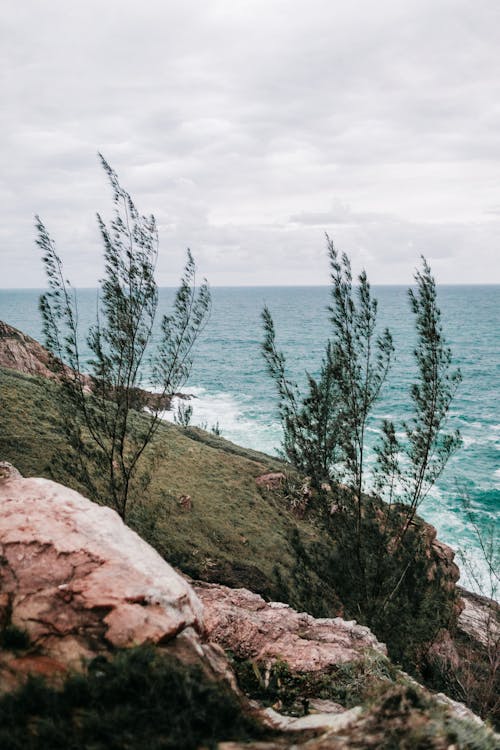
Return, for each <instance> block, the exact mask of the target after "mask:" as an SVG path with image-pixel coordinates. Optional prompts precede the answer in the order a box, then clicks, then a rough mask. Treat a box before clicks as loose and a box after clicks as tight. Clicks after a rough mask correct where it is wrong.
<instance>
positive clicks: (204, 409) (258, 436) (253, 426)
mask: <svg viewBox="0 0 500 750" xmlns="http://www.w3.org/2000/svg"><path fill="white" fill-rule="evenodd" d="M181 392H182V393H183V394H186V396H193V397H194V398H192V399H190V400H189V405H190V406H191V407H192V409H193V413H192V417H191V424H192V425H194V426H196V427H202V428H203V429H206V430H214V429H215V428H218V429H219V430H220V433H221V435H222V437H225V438H227V440H231V441H233V442H234V443H237V444H238V445H242V446H243V447H245V448H252V449H254V450H259V451H263V452H265V453H270V454H271V455H276V453H277V451H278V449H279V446H280V443H281V435H282V433H281V426H280V424H279V422H277V421H276V420H266V419H265V417H261V418H260V419H258V418H255V416H254V417H253V418H252V417H251V416H249V411H251V406H252V404H251V397H250V396H248V395H242V396H236V395H235V394H232V393H230V392H227V391H219V392H213V393H212V392H208V391H207V390H206V389H205V388H203V387H200V386H193V387H185V388H183V389H182V390H181ZM180 403H184V404H185V403H186V401H185V400H184V399H180V398H174V399H172V408H171V409H170V411H168V412H165V413H164V415H163V416H164V418H165V419H167V420H168V421H170V422H173V421H175V415H176V413H177V410H178V408H179V404H180Z"/></svg>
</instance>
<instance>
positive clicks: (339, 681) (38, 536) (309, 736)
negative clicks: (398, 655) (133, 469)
mask: <svg viewBox="0 0 500 750" xmlns="http://www.w3.org/2000/svg"><path fill="white" fill-rule="evenodd" d="M0 580H1V583H2V589H1V591H2V593H1V598H0V642H1V644H2V648H0V691H1V692H4V693H5V692H6V691H11V692H12V691H14V692H13V693H12V695H10V696H7V697H5V698H3V699H0V717H3V718H4V721H3V722H1V727H0V740H1V739H3V740H4V742H3V744H2V747H6V748H10V747H14V745H13V742H14V740H15V741H16V742H19V745H15V747H18V746H21V743H22V742H24V743H27V744H28V746H30V747H31V746H35V745H33V742H34V741H36V747H40V748H43V747H54V746H55V745H51V744H49V743H51V742H52V743H53V742H56V741H57V742H58V743H59V744H60V743H61V742H63V743H64V742H66V743H67V744H69V743H70V741H71V743H72V746H75V747H76V746H78V747H80V746H81V747H83V746H87V743H88V742H90V739H92V743H91V744H92V746H93V747H99V748H101V747H124V746H127V747H128V746H131V747H132V746H133V747H137V746H139V745H140V744H142V743H146V744H150V745H151V746H152V745H153V744H154V747H157V748H174V747H175V748H177V750H180V748H183V747H185V748H195V747H197V746H198V743H200V744H201V743H203V744H205V742H207V741H209V742H210V744H211V746H214V744H213V743H214V740H216V741H218V740H221V742H220V745H219V747H220V748H221V750H222V748H224V747H225V748H226V750H228V748H229V747H240V746H242V747H250V746H252V745H248V741H249V740H250V739H251V738H252V736H253V737H254V738H255V739H258V740H259V742H258V745H255V747H257V746H258V747H259V748H268V749H269V750H272V748H278V747H290V746H291V745H292V744H293V746H294V747H297V748H304V750H306V748H310V749H311V748H318V750H319V748H339V747H342V748H351V747H353V748H354V747H360V746H361V747H373V748H375V747H379V748H380V747H394V746H396V745H395V744H394V743H398V745H397V746H399V747H416V746H417V745H415V744H412V743H414V742H416V741H418V742H420V743H421V742H425V745H419V746H422V747H424V746H425V747H428V748H441V747H448V746H449V744H450V743H456V747H464V748H466V747H473V746H474V747H485V748H486V747H494V744H493V743H494V742H495V741H496V740H495V737H494V736H493V734H492V733H491V732H489V731H488V730H487V729H486V728H485V727H484V726H483V725H482V724H481V722H480V721H479V720H477V718H476V717H474V716H473V715H472V714H470V712H467V710H466V709H465V708H464V707H463V706H459V705H456V704H453V703H452V702H450V701H447V700H446V699H445V698H444V697H442V696H441V697H439V696H438V697H433V696H431V695H430V694H429V693H428V692H427V691H425V690H424V689H423V688H421V687H420V686H418V685H417V684H416V683H415V682H414V681H412V680H411V679H410V678H408V677H407V675H405V674H404V673H401V672H399V671H398V670H397V669H396V668H394V667H393V666H392V665H391V664H390V662H388V660H387V659H386V657H385V648H384V646H383V645H382V644H380V643H379V642H378V641H377V639H376V638H375V637H374V636H373V634H372V633H371V632H370V631H369V629H368V628H366V627H360V626H358V625H357V624H356V623H355V622H346V621H344V620H342V619H341V618H336V619H333V620H332V619H330V620H329V619H321V620H317V619H315V618H313V617H311V616H309V615H307V614H304V613H302V614H300V613H297V612H295V611H293V610H292V609H291V608H289V607H287V606H286V605H283V604H277V603H266V602H264V601H263V600H262V599H261V598H260V597H258V596H256V595H255V594H252V593H251V592H249V591H246V590H232V589H228V588H226V587H222V586H216V585H207V584H202V583H197V582H193V584H192V583H191V582H189V581H187V580H186V579H185V578H183V577H182V576H181V575H179V573H177V572H176V571H175V570H173V569H172V567H171V566H169V565H168V564H167V563H166V562H165V561H164V560H163V559H162V558H161V557H160V556H159V555H158V554H157V553H156V552H155V551H154V550H153V549H152V548H151V547H150V546H149V545H147V544H146V543H145V542H144V541H143V540H142V539H141V538H140V537H139V536H138V535H137V534H135V533H134V532H133V531H131V530H130V529H129V528H127V527H126V526H125V525H124V524H123V523H122V521H121V520H120V518H119V517H118V515H117V514H116V513H115V512H114V511H112V510H110V509H109V508H104V507H100V506H98V505H96V504H95V503H92V502H90V501H89V500H86V499H85V498H84V497H82V496H81V495H80V494H78V493H76V492H74V491H73V490H70V489H68V488H66V487H63V486H61V485H60V484H57V483H54V482H51V481H48V480H46V479H40V478H34V479H24V478H22V477H21V476H20V475H19V472H17V471H16V470H15V469H13V468H12V467H11V466H10V465H8V464H6V463H4V464H3V465H2V471H1V477H0ZM140 644H143V648H144V647H145V644H147V645H148V648H149V649H151V648H154V650H155V655H154V656H151V653H152V652H151V651H149V652H148V651H146V652H144V651H143V652H137V647H138V646H140ZM117 649H118V650H120V651H121V652H122V653H123V654H124V656H123V657H120V658H121V659H122V660H121V662H120V661H118V665H120V664H121V666H118V667H115V671H111V670H113V665H114V664H115V662H116V660H117ZM129 650H130V651H129ZM127 651H129V653H130V655H129V656H127ZM138 653H139V654H141V653H142V654H143V656H142V657H141V656H138ZM144 654H145V656H144ZM175 664H179V665H183V666H182V668H183V669H184V670H185V671H184V672H183V673H180V672H179V669H180V666H175ZM193 664H196V665H198V668H199V670H200V671H198V672H197V673H196V674H197V677H196V681H197V689H198V690H197V689H195V688H194V686H193V685H191V687H190V688H189V690H188V694H187V695H186V692H185V689H186V680H189V679H192V676H193V675H194V674H195V673H194V672H193V671H192V670H193ZM123 665H125V667H124V666H123ZM134 666H135V671H134V672H133V680H132V682H131V681H130V671H131V669H132V667H134ZM138 667H139V670H138ZM249 669H250V672H249ZM74 670H78V671H79V672H82V673H83V677H80V678H79V681H78V680H77V681H75V677H73V676H71V672H72V671H73V672H74ZM120 670H121V671H120ZM162 670H163V671H162ZM151 672H153V676H154V677H155V678H156V679H158V677H159V675H163V674H167V675H170V677H169V678H168V684H169V689H168V692H167V693H166V694H164V693H163V692H162V691H159V690H158V687H159V683H158V682H157V683H156V688H157V689H156V690H154V692H152V693H151V694H150V695H149V696H146V701H147V702H146V704H144V701H143V691H144V686H145V685H148V684H149V679H150V674H151ZM32 674H37V675H39V676H40V675H42V676H44V677H45V679H48V680H49V684H47V686H46V687H42V686H41V684H40V683H36V684H37V685H38V687H37V688H36V689H37V690H38V700H37V702H35V703H31V704H30V702H29V701H28V698H27V696H28V694H29V691H30V690H31V691H32V690H33V689H34V688H33V685H34V684H35V683H32V682H30V679H29V675H32ZM99 674H100V675H101V677H100V678H99ZM179 674H182V677H181V678H179ZM104 675H107V676H108V680H109V678H110V676H111V675H113V676H114V678H115V684H114V688H113V693H112V696H111V706H110V705H109V700H110V698H109V696H107V699H106V701H104V702H101V703H98V704H97V706H95V707H93V708H92V712H93V713H92V717H91V720H88V717H89V708H88V704H87V703H86V701H87V697H86V696H87V695H88V694H89V691H91V690H96V684H97V685H98V684H99V679H100V681H101V683H102V681H103V676H104ZM118 675H119V677H120V680H121V683H120V688H118V684H117V683H116V678H117V676H118ZM249 675H250V676H251V675H253V677H254V679H253V681H252V679H250V678H249ZM174 677H175V679H176V680H177V682H176V683H175V684H174V682H173V678H174ZM96 679H97V683H96ZM125 683H126V690H124V684H125ZM203 685H204V686H205V688H204V689H205V691H206V692H205V693H203V692H201V693H200V692H199V688H200V686H203ZM211 685H212V686H213V687H210V686H211ZM99 690H100V691H101V693H102V686H101V687H100V688H99ZM27 691H28V692H27ZM43 691H45V692H43ZM179 691H180V695H179ZM106 695H107V694H106ZM207 695H210V701H211V712H210V715H207V716H205V718H204V719H203V720H200V714H203V711H204V701H206V700H208V698H207ZM249 698H252V699H253V701H250V700H249ZM180 699H182V701H183V703H182V713H181V715H177V716H176V717H175V719H169V721H170V722H171V723H170V724H169V723H167V724H166V725H165V722H164V720H163V714H165V713H166V714H167V715H169V711H170V712H171V704H172V703H177V702H178V701H179V700H180ZM27 701H28V702H27ZM61 701H63V702H64V703H63V704H61V705H64V710H62V708H60V709H59V713H58V714H57V715H56V716H54V714H53V707H54V705H56V704H57V705H60V702H61ZM271 702H272V703H273V706H272V707H271V705H270V703H271ZM134 704H135V705H139V704H140V705H141V706H142V708H141V711H140V712H139V714H138V715H137V716H134ZM124 705H127V707H128V708H127V712H126V715H125V714H123V716H122V718H121V720H120V723H119V724H116V722H115V723H113V721H114V719H113V716H112V713H111V712H113V713H114V714H116V712H117V711H118V712H120V710H121V711H122V712H123V706H124ZM228 705H230V706H231V711H230V714H228V717H227V721H226V723H225V724H224V723H223V724H221V723H220V722H218V723H215V724H214V717H216V715H217V712H218V710H219V711H224V710H227V706H228ZM14 706H15V707H16V708H15V712H14V713H13V707H14ZM160 709H162V711H163V714H162V713H161V711H160V714H159V715H158V718H157V719H156V720H155V719H154V714H153V711H159V710H160ZM148 711H149V713H148ZM14 715H15V719H14V718H13V717H14ZM49 717H50V719H51V721H52V722H53V724H50V723H49ZM236 719H237V721H236ZM175 723H177V725H178V724H179V723H180V724H181V725H182V724H184V725H183V732H182V733H181V734H179V727H178V726H175V727H174V726H173V725H174V724H175ZM111 726H113V735H112V736H111V737H109V729H110V727H111ZM6 732H7V734H6ZM96 733H97V739H96ZM106 734H107V735H108V739H106V740H105V739H104V737H105V736H106ZM241 735H243V736H244V738H245V743H244V745H240V741H241V740H239V739H238V738H239V737H241ZM55 737H57V740H56V739H55ZM99 737H101V738H102V739H99ZM361 738H362V743H363V744H362V745H360V744H359V743H360V739H361ZM467 738H469V739H467ZM223 740H227V741H229V740H232V743H233V744H225V743H224V742H223ZM469 740H470V741H469ZM472 741H473V742H474V743H476V744H475V745H472V744H471V742H472ZM478 742H480V743H481V744H477V743H478ZM130 743H132V744H130ZM234 743H236V744H234ZM59 744H58V746H59Z"/></svg>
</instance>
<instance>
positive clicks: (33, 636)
mask: <svg viewBox="0 0 500 750" xmlns="http://www.w3.org/2000/svg"><path fill="white" fill-rule="evenodd" d="M0 592H1V594H0V628H2V627H3V628H5V627H7V626H10V627H11V628H12V627H14V628H16V629H18V630H21V631H25V632H26V633H27V635H28V637H29V642H30V655H29V656H27V657H26V658H27V659H28V661H29V660H31V662H32V663H31V666H32V667H33V666H34V667H35V671H37V670H38V671H46V670H48V671H51V668H52V669H53V670H55V669H56V668H57V667H58V666H59V667H63V666H66V665H70V666H72V667H78V666H79V664H80V662H81V659H82V657H84V658H90V657H93V656H95V655H96V654H101V653H106V652H108V651H110V650H112V649H113V648H116V647H128V646H133V645H138V644H141V643H144V642H151V643H155V644H160V645H166V646H168V647H169V648H173V650H174V652H175V653H176V654H178V655H179V654H180V655H181V656H182V657H186V658H187V659H190V660H193V659H195V658H197V657H198V656H203V657H204V660H206V659H208V661H209V662H210V661H212V662H213V664H214V665H215V666H214V668H217V662H218V660H220V659H221V652H220V649H218V648H215V649H213V648H212V647H207V646H206V645H205V643H206V638H205V630H204V625H203V614H202V606H201V603H200V601H199V599H198V597H197V596H196V594H195V593H194V591H193V589H192V588H191V586H190V585H189V584H188V583H187V581H186V580H185V579H184V578H182V577H181V576H180V575H179V574H177V573H176V572H175V571H174V570H173V569H172V568H171V567H170V566H169V565H168V564H167V563H166V562H165V561H164V560H163V559H162V558H161V557H160V556H159V555H158V554H157V553H156V552H155V551H154V550H153V549H152V548H151V547H150V546H149V545H148V544H146V542H144V541H143V540H142V539H141V538H140V537H139V536H138V535H137V534H135V533H134V532H133V531H131V530H130V529H129V528H128V527H127V526H125V525H124V524H123V522H122V521H121V519H120V518H119V516H118V515H117V513H115V512H114V511H113V510H111V509H110V508H105V507H100V506H98V505H96V504H94V503H92V502H90V501H89V500H87V499H86V498H84V497H82V496H81V495H79V494H78V493H76V492H73V491H72V490H69V489H67V488H66V487H62V486H61V485H58V484H56V483H55V482H51V481H49V480H46V479H22V478H12V479H11V478H8V479H5V480H0ZM35 653H36V655H37V658H38V657H39V656H40V655H41V656H42V657H43V659H42V662H40V661H39V662H38V664H33V661H36V658H35V657H33V654H35ZM4 656H5V654H4ZM43 660H45V662H44V661H43ZM47 660H48V661H47ZM223 661H224V660H223ZM224 664H225V661H224ZM3 666H4V667H5V669H4V673H5V671H7V672H8V671H9V669H14V670H17V671H23V670H25V671H28V666H29V665H27V664H20V663H19V659H14V660H12V663H9V664H5V663H4V665H3ZM219 666H221V665H220V664H219ZM224 668H225V667H224V665H222V671H223V670H224ZM1 674H2V670H1V668H0V679H1ZM7 682H8V680H7Z"/></svg>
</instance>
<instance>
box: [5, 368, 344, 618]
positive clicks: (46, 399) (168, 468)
mask: <svg viewBox="0 0 500 750" xmlns="http://www.w3.org/2000/svg"><path fill="white" fill-rule="evenodd" d="M55 397H56V388H55V386H54V385H53V384H52V383H51V382H49V381H47V380H44V379H39V378H36V377H31V376H28V375H21V374H19V373H16V372H14V371H11V370H6V369H0V460H6V461H10V462H11V463H12V464H14V466H16V468H18V469H19V471H20V472H21V473H22V474H23V475H24V476H42V477H48V478H51V479H55V480H56V481H59V482H61V483H62V484H65V485H68V486H70V487H73V488H74V489H77V490H78V491H80V492H82V493H83V494H86V493H85V487H82V486H81V485H79V484H78V482H77V481H76V480H75V477H74V475H73V474H72V472H71V456H70V454H69V451H68V448H67V446H66V445H65V443H64V440H63V438H62V436H61V434H60V430H59V428H58V424H59V422H58V414H57V408H56V406H55V402H54V399H55ZM138 418H141V417H138ZM155 453H156V458H155V459H154V461H153V463H152V469H151V473H152V481H151V483H150V485H149V486H148V488H147V490H146V491H145V492H140V491H139V492H138V494H137V497H136V498H135V501H134V503H133V504H132V506H131V510H130V514H129V518H128V523H129V524H130V525H131V526H132V527H133V528H135V529H136V530H137V531H138V532H139V533H140V534H141V536H143V537H144V538H145V539H146V540H147V541H148V542H149V543H151V544H152V545H153V546H154V547H155V548H156V549H157V550H158V551H159V552H160V554H161V555H162V556H163V557H164V558H165V559H166V560H168V561H170V562H171V563H172V564H174V565H176V566H177V567H180V568H181V569H182V570H183V571H185V572H186V573H188V574H191V575H192V576H194V577H199V578H202V579H204V580H212V581H218V582H221V583H226V584H227V585H231V586H242V587H246V588H250V589H252V590H253V591H256V592H258V593H261V594H263V595H265V596H267V597H269V598H280V596H283V586H282V581H281V580H280V579H278V578H277V576H276V572H275V568H276V562H277V560H279V563H280V574H281V577H282V578H283V579H284V581H286V582H287V586H288V587H289V586H290V585H291V586H292V587H293V570H294V566H295V552H294V549H293V546H292V542H291V540H292V538H293V535H294V532H295V533H296V530H299V531H300V535H301V538H303V539H304V540H306V541H311V542H312V541H314V540H317V538H318V531H317V530H316V529H315V527H314V525H313V524H312V523H310V522H308V521H307V520H299V519H296V518H295V517H294V516H293V514H292V513H290V512H289V511H288V510H287V509H286V506H285V504H284V503H283V502H282V501H281V499H280V498H279V497H277V496H276V495H275V494H273V493H270V492H266V491H263V490H260V489H259V487H258V486H257V484H256V482H255V479H256V477H258V476H259V475H261V474H263V473H265V472H268V471H278V470H281V471H283V470H286V471H288V470H289V467H288V466H287V465H284V464H282V463H281V462H280V461H278V460H277V459H273V458H272V457H270V456H266V455H265V454H262V453H258V452H257V451H252V450H246V449H245V448H241V447H240V446H236V445H234V444H232V443H230V442H228V441H227V440H224V439H223V438H220V437H217V436H215V435H213V434H211V433H207V432H204V431H203V430H199V429H196V428H187V429H183V428H182V427H179V426H177V425H174V424H170V423H167V422H165V423H162V424H161V425H160V429H159V430H158V433H157V437H156V439H155ZM182 495H189V496H190V498H191V503H192V507H191V509H190V510H187V509H185V508H183V507H182V506H181V505H180V504H179V498H180V497H181V496H182ZM103 501H104V496H103ZM311 576H312V581H311V582H312V583H313V584H316V585H319V581H318V576H317V574H316V573H314V572H312V571H311ZM322 590H323V592H324V593H326V594H327V595H328V591H326V592H325V587H324V586H323V587H322ZM329 594H330V596H331V600H332V602H335V603H336V601H337V600H336V599H335V597H334V592H333V591H330V592H329ZM333 610H334V607H333V606H332V614H335V611H333Z"/></svg>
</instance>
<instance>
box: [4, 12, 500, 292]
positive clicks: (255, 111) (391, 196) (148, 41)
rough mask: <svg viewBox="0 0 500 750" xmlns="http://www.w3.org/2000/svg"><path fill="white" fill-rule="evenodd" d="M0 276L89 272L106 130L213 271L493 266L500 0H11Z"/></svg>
mask: <svg viewBox="0 0 500 750" xmlns="http://www.w3.org/2000/svg"><path fill="white" fill-rule="evenodd" d="M0 71H1V72H0V75H1V109H0V144H1V152H2V169H1V170H0V212H1V216H0V219H1V220H0V287H28V286H42V285H43V284H44V276H43V272H42V268H41V263H40V260H39V254H38V252H37V249H36V248H35V245H34V229H33V215H34V214H35V213H39V214H40V215H41V217H42V219H43V221H44V222H45V224H46V225H47V227H48V229H49V231H50V232H51V234H52V235H53V237H54V238H55V240H56V243H57V247H58V250H59V254H60V255H61V256H62V257H63V260H64V263H65V268H66V272H67V275H68V276H69V277H70V279H71V280H72V282H73V284H74V285H75V286H93V285H95V283H96V280H97V279H98V278H99V276H100V274H101V273H102V266H101V248H100V244H99V237H98V232H97V227H96V222H95V212H96V211H99V212H101V213H102V214H103V216H104V217H109V216H110V215H111V201H110V192H109V188H108V186H107V184H106V180H105V175H104V173H103V172H102V169H101V168H100V166H99V163H98V159H97V156H96V154H97V151H102V153H103V154H104V155H105V157H106V158H107V159H108V161H109V162H110V163H111V165H112V166H113V167H114V169H115V170H116V171H117V172H118V174H119V177H120V179H121V182H122V184H123V186H124V187H126V189H127V190H128V191H129V192H130V193H131V195H132V196H133V198H134V199H135V202H136V204H137V206H138V208H139V209H140V210H141V211H142V212H143V213H151V212H152V213H154V214H155V216H156V218H157V220H158V223H159V228H160V243H161V244H160V253H161V255H160V262H159V266H158V281H159V283H160V285H171V284H175V283H176V280H177V279H178V277H179V273H180V270H181V267H182V264H183V260H184V252H185V248H186V247H188V246H189V247H190V248H191V250H192V251H193V254H194V256H195V258H196V260H197V263H198V267H199V269H200V272H201V273H202V274H203V275H206V276H207V277H208V279H209V281H210V283H211V284H212V285H214V286H216V285H221V284H273V285H274V284H324V283H327V282H328V264H327V258H326V253H325V241H324V232H325V231H326V232H328V233H329V234H330V235H331V237H332V238H333V239H334V241H335V242H336V244H337V245H338V246H339V248H341V249H342V250H346V251H347V252H348V253H349V254H350V255H351V258H352V261H353V266H354V268H355V270H359V269H360V268H361V267H362V266H363V267H365V268H366V270H367V272H368V276H369V278H370V280H371V281H372V282H373V283H407V282H409V281H410V279H411V277H412V273H413V269H414V268H415V266H416V265H417V264H418V258H419V255H420V254H424V255H425V256H426V257H427V258H428V259H429V261H430V263H431V265H432V268H433V271H434V272H435V275H436V276H437V278H438V281H440V282H442V283H468V282H469V283H470V282H474V283H476V282H477V283H500V252H499V250H500V244H499V240H500V2H499V0H377V2H373V0H349V2H347V1H346V0H304V1H302V0H182V2H181V1H180V0H175V1H174V0H158V2H156V1H154V0H142V1H141V2H130V1H129V0H119V1H118V0H104V1H103V0H99V2H97V1H96V0H72V2H68V0H64V2H63V1H60V0H45V2H43V3H42V2H40V0H22V1H20V0H3V3H2V23H1V26H0Z"/></svg>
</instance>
